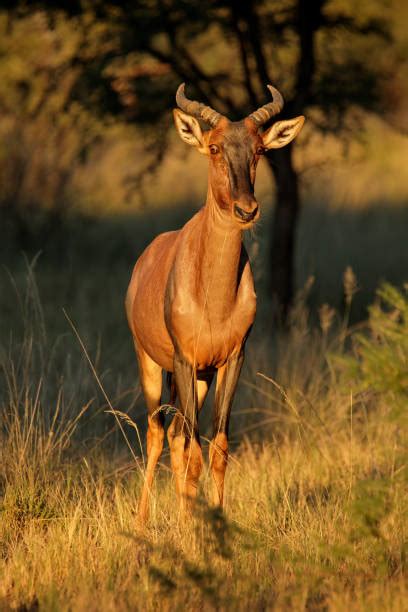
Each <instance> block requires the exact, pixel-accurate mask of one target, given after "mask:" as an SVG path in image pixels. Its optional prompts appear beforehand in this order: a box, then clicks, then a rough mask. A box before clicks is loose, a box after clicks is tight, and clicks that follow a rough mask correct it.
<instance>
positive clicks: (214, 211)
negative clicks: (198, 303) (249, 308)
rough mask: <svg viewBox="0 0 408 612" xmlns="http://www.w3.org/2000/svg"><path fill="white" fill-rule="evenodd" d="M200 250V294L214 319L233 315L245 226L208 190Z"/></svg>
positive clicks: (201, 229) (198, 275) (198, 265)
mask: <svg viewBox="0 0 408 612" xmlns="http://www.w3.org/2000/svg"><path fill="white" fill-rule="evenodd" d="M202 215H203V216H202V223H201V228H200V237H199V245H198V250H197V255H198V257H197V281H198V283H197V284H198V286H197V289H198V295H200V296H201V300H202V303H203V305H204V304H205V307H206V309H207V311H208V313H209V316H210V318H211V319H213V320H214V321H216V320H218V321H222V320H224V319H226V318H228V317H230V316H231V309H232V308H233V306H234V303H235V300H236V295H237V289H238V270H239V262H240V256H241V248H242V230H240V229H239V227H237V226H236V224H235V223H234V221H233V220H232V219H229V218H226V217H225V214H223V213H222V212H220V211H219V209H218V206H217V204H216V202H215V201H214V199H213V198H212V196H211V193H210V192H209V195H208V197H207V202H206V205H205V207H204V209H203V211H202Z"/></svg>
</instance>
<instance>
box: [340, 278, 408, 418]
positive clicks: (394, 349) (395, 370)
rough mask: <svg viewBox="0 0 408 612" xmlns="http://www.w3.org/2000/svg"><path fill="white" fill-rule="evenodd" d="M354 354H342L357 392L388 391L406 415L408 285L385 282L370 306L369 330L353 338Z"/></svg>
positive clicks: (345, 367)
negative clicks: (398, 287) (398, 285)
mask: <svg viewBox="0 0 408 612" xmlns="http://www.w3.org/2000/svg"><path fill="white" fill-rule="evenodd" d="M352 345H353V353H354V355H346V356H342V357H341V358H340V359H338V360H337V361H338V362H339V363H340V364H341V367H342V369H343V372H344V375H345V377H346V380H347V379H349V380H351V381H352V384H353V389H354V390H355V391H357V392H364V391H372V392H374V393H377V394H378V393H379V394H384V395H385V397H387V398H388V399H389V402H390V404H391V406H393V407H394V408H395V409H398V408H400V410H399V411H398V413H399V414H401V416H403V415H404V416H405V417H406V406H407V402H408V288H407V287H405V288H404V289H397V288H396V287H394V286H392V285H390V284H388V283H385V284H383V285H382V286H381V287H380V288H379V289H378V291H377V300H376V302H375V303H374V304H373V305H372V306H370V308H369V319H368V333H355V334H353V337H352Z"/></svg>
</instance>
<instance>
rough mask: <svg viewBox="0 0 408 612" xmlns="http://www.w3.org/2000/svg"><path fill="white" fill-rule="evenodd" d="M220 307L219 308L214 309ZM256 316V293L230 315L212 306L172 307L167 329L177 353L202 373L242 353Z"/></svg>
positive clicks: (193, 304)
mask: <svg viewBox="0 0 408 612" xmlns="http://www.w3.org/2000/svg"><path fill="white" fill-rule="evenodd" d="M214 306H216V305H214ZM255 312H256V296H255V293H253V295H252V296H251V297H250V298H249V299H246V300H245V301H243V300H241V299H238V300H237V301H236V303H235V304H234V305H233V307H232V308H231V310H230V312H229V313H227V315H225V314H224V315H222V314H220V313H219V312H217V309H216V308H211V306H210V305H209V304H204V305H203V304H198V303H196V302H194V300H190V301H189V303H188V304H186V303H183V305H181V304H180V303H177V301H175V302H174V303H173V304H172V307H171V312H170V313H169V314H170V316H169V317H167V326H168V330H169V333H170V336H171V338H172V341H173V344H174V347H175V350H179V351H180V352H181V354H182V355H183V356H184V357H185V358H186V359H187V360H188V361H189V363H191V364H192V365H193V366H194V367H195V368H197V369H198V370H205V369H207V368H220V367H221V366H223V365H224V364H225V363H226V362H227V361H228V359H229V358H230V357H231V356H232V355H234V354H236V353H238V352H240V350H241V348H242V345H243V343H244V341H245V339H246V337H247V335H248V333H249V331H250V329H251V326H252V324H253V321H254V318H255Z"/></svg>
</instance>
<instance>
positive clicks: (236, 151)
mask: <svg viewBox="0 0 408 612" xmlns="http://www.w3.org/2000/svg"><path fill="white" fill-rule="evenodd" d="M268 88H269V90H270V92H271V94H272V102H270V103H268V104H265V105H264V106H262V107H261V108H259V109H258V110H257V111H255V112H253V113H251V114H250V115H249V116H248V117H246V118H245V119H243V120H242V121H238V122H231V121H229V120H228V119H227V118H226V117H224V116H223V115H221V114H219V113H217V112H216V111H215V110H213V109H212V108H210V107H209V106H205V105H204V104H201V103H199V102H195V101H191V100H188V99H187V98H186V96H185V94H184V84H182V85H180V87H179V88H178V91H177V94H176V101H177V105H178V106H179V108H178V109H175V110H174V111H173V114H174V121H175V124H176V128H177V130H178V133H179V135H180V137H181V139H182V140H183V141H184V142H186V143H187V144H189V145H192V146H194V147H196V148H197V149H198V151H200V153H203V154H204V155H206V156H207V157H208V160H209V174H208V192H207V200H206V203H205V205H204V207H203V208H201V210H200V211H199V212H198V213H197V214H195V215H194V216H193V217H192V219H190V221H188V222H187V223H186V224H185V225H184V227H182V228H181V229H180V230H179V231H173V232H166V233H164V234H160V235H159V236H158V237H157V238H155V240H153V242H152V243H151V244H150V245H149V246H148V247H147V249H146V250H145V251H144V252H143V254H142V255H141V256H140V258H139V259H138V261H137V262H136V265H135V267H134V270H133V274H132V278H131V281H130V284H129V288H128V292H127V296H126V312H127V318H128V322H129V326H130V329H131V332H132V335H133V339H134V344H135V348H136V354H137V359H138V363H139V371H140V380H141V384H142V389H143V393H144V396H145V400H146V404H147V410H148V431H147V458H148V459H147V466H146V474H145V481H144V486H143V491H142V495H141V499H140V505H139V512H138V516H139V520H140V521H141V522H144V521H145V520H146V518H147V516H148V510H149V496H150V491H151V487H152V483H153V476H154V470H155V467H156V464H157V461H158V460H159V457H160V455H161V452H162V449H163V440H164V415H163V412H162V411H161V410H160V404H161V392H162V370H166V371H167V372H168V373H169V376H170V377H171V381H172V387H173V389H174V391H175V394H176V395H177V397H178V409H177V412H176V414H175V416H174V417H173V420H172V422H171V424H170V426H169V429H168V433H167V437H168V441H169V446H170V456H171V467H172V471H173V473H174V477H175V482H176V490H177V494H178V498H179V504H180V510H181V511H182V512H183V511H185V510H186V509H187V508H188V507H189V506H190V505H191V503H192V501H193V499H194V497H195V495H196V491H197V485H198V479H199V477H200V473H201V470H202V464H203V458H202V451H201V445H200V437H199V431H198V415H199V412H200V409H201V407H202V405H203V402H204V400H205V397H206V395H207V392H208V389H209V387H210V385H211V382H212V379H213V377H214V375H215V374H217V382H216V393H215V408H214V417H213V437H212V440H211V444H210V452H209V455H210V457H209V459H210V469H211V473H212V477H213V484H214V502H215V503H216V504H219V505H221V506H222V504H223V493H224V477H225V470H226V467H227V459H228V425H229V419H230V412H231V404H232V400H233V396H234V392H235V388H236V385H237V381H238V377H239V374H240V370H241V367H242V363H243V359H244V346H245V341H246V339H247V337H248V334H249V331H250V329H251V326H252V324H253V322H254V318H255V311H256V294H255V291H254V284H253V278H252V273H251V267H250V263H249V260H248V255H247V252H246V250H245V247H244V245H243V244H242V232H243V230H246V229H248V228H250V227H251V226H252V225H253V224H254V223H255V221H256V220H257V219H258V217H259V206H258V202H257V201H256V199H255V195H254V183H255V173H256V167H257V163H258V160H259V157H260V156H261V155H262V154H263V153H264V152H265V151H266V150H268V149H273V148H280V147H283V146H284V145H286V144H288V143H289V142H290V141H291V140H293V138H295V136H296V135H297V134H298V133H299V131H300V130H301V128H302V126H303V123H304V117H303V116H300V117H296V118H295V119H290V120H286V121H278V122H276V123H274V124H273V125H272V127H270V128H269V129H267V130H266V131H265V132H263V133H259V128H260V127H261V126H262V125H263V124H264V123H266V122H267V121H269V120H270V119H271V117H273V116H274V115H276V114H277V113H279V112H280V111H281V110H282V107H283V98H282V96H281V94H280V93H279V92H278V91H277V90H276V89H275V88H274V87H272V86H271V85H268ZM179 109H181V110H179ZM197 119H201V120H203V121H204V122H205V123H207V124H208V125H209V126H210V128H211V129H210V130H208V131H204V132H203V131H202V130H201V127H200V124H199V122H198V120H197ZM173 399H174V400H175V398H173Z"/></svg>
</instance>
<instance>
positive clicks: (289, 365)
mask: <svg viewBox="0 0 408 612" xmlns="http://www.w3.org/2000/svg"><path fill="white" fill-rule="evenodd" d="M349 276H350V274H349ZM349 280H350V279H349ZM35 287H36V284H35V279H34V276H33V274H32V271H31V269H30V270H29V274H28V289H27V299H25V298H24V297H23V298H22V299H21V301H22V304H23V305H24V304H25V307H24V308H23V312H24V313H25V318H24V323H23V325H22V330H21V333H20V335H18V334H17V337H16V338H14V339H12V340H11V341H10V343H9V346H8V347H7V348H6V347H4V350H3V352H2V360H1V363H2V383H1V384H2V399H1V409H2V422H1V440H0V464H1V481H0V482H1V514H0V517H1V518H0V542H1V551H0V552H1V554H0V576H1V580H0V604H1V605H2V606H3V607H14V608H18V607H19V606H23V605H24V606H26V608H25V609H30V607H31V609H35V608H36V606H39V608H40V609H44V610H49V609H62V610H64V609H66V610H68V609H77V610H82V609H84V610H85V609H86V610H101V609H103V610H134V609H143V610H156V609H158V608H160V609H194V610H195V609H202V608H203V609H231V610H236V609H239V610H240V609H247V608H250V609H258V608H261V609H277V610H286V609H291V610H292V609H296V610H297V609H299V610H302V609H312V610H323V609H328V610H344V609H350V610H365V609H370V610H403V609H404V607H405V604H406V600H407V597H408V592H407V586H406V584H407V583H406V554H407V550H406V544H404V543H405V542H406V537H407V532H406V531H407V524H406V518H407V510H408V508H407V501H406V485H407V480H406V452H405V441H406V440H405V437H404V436H405V434H404V430H403V428H402V426H401V425H402V421H400V420H399V415H398V414H397V415H396V414H395V411H394V410H393V408H394V406H393V402H392V401H390V397H389V396H387V395H382V394H381V393H378V391H377V390H376V389H374V391H373V392H371V391H370V390H367V389H365V390H364V392H363V391H361V389H360V386H359V385H357V384H356V383H355V382H354V381H353V378H352V377H350V376H348V377H347V376H345V371H346V370H344V367H343V366H341V368H340V366H337V365H336V357H341V358H342V359H344V357H345V356H346V357H347V355H349V351H350V348H349V347H350V335H351V337H352V338H354V332H353V330H352V329H350V328H349V327H348V322H347V314H346V313H343V314H342V315H339V314H337V315H333V314H331V315H328V313H327V311H326V313H324V311H322V313H321V320H320V329H319V328H318V327H314V328H313V327H312V326H311V325H310V323H309V321H308V317H307V311H306V309H305V303H304V299H305V296H304V295H303V297H302V298H300V299H299V300H298V303H297V306H296V309H295V311H294V313H293V317H292V324H291V328H290V331H289V332H288V333H285V334H280V335H279V337H278V338H277V339H276V338H275V341H274V346H272V344H271V342H270V341H266V340H265V341H264V344H262V343H261V342H259V344H257V345H256V346H255V345H253V347H252V349H250V350H249V352H248V358H247V367H246V370H245V372H244V375H243V377H242V380H241V384H240V387H239V391H238V395H237V398H236V402H235V409H234V413H233V419H232V420H233V432H232V441H233V448H234V452H233V453H232V456H231V460H230V466H229V471H228V476H227V483H226V508H225V513H224V514H223V513H220V512H219V511H218V510H217V509H214V508H211V507H210V506H209V505H208V503H207V501H206V499H207V490H208V488H209V485H210V476H209V472H208V464H207V465H206V466H205V469H204V473H203V476H202V479H201V484H200V496H199V500H198V503H197V506H196V511H195V513H194V515H193V516H192V517H191V519H190V520H188V521H187V523H183V522H181V520H180V517H179V515H178V510H177V504H176V497H175V492H174V485H173V482H172V477H171V471H170V469H169V461H168V451H167V449H166V450H165V452H164V454H163V458H162V463H161V465H160V467H159V470H158V476H157V480H156V484H155V488H154V492H153V495H152V500H151V520H150V523H149V525H148V527H147V528H146V529H145V530H142V531H141V530H140V529H137V527H136V522H135V513H136V510H137V504H138V498H139V492H140V490H141V485H142V482H143V460H142V450H141V448H140V446H139V444H138V441H137V436H136V434H135V426H136V422H135V416H136V415H135V412H134V408H133V404H132V403H131V402H130V401H129V402H128V399H130V394H129V389H128V388H127V386H126V384H127V383H126V379H124V380H123V381H122V383H121V385H119V387H116V388H115V387H112V386H111V382H110V379H109V377H107V376H106V375H104V373H103V371H101V370H100V365H99V362H100V357H98V353H97V351H96V352H95V351H94V350H92V351H90V352H89V355H88V357H89V361H91V363H92V366H93V368H95V371H94V372H92V368H90V367H89V361H88V359H87V358H86V356H85V354H84V348H86V342H87V341H86V340H84V341H83V342H84V348H81V347H79V349H78V353H76V358H75V359H74V360H73V352H72V351H73V349H72V346H71V345H67V343H66V342H65V345H64V342H62V341H61V339H59V340H58V341H57V342H55V341H54V340H51V339H49V338H48V336H47V329H46V323H44V321H43V316H42V308H41V303H40V301H39V298H38V295H37V292H36V290H35ZM401 295H402V294H401ZM345 297H346V299H347V295H346V296H345ZM401 299H402V298H401ZM404 303H405V302H404ZM327 317H329V318H327ZM377 319H378V317H377ZM42 321H43V322H42ZM387 321H388V319H387V318H386V314H384V323H383V328H384V329H388V327H387ZM41 322H42V323H41ZM393 325H394V326H395V325H397V318H396V316H395V314H394V318H393ZM67 328H69V325H68V324H67ZM398 329H402V328H398ZM71 335H72V338H71V340H72V342H74V341H75V342H76V343H77V340H75V337H74V335H73V333H72V330H71ZM78 335H79V338H80V339H81V335H80V332H78ZM356 341H357V340H356ZM357 348H358V347H357ZM381 350H383V347H381ZM272 351H273V355H274V358H273V359H272V358H271V356H272ZM356 355H357V358H359V359H364V355H362V356H361V355H360V356H359V353H358V352H357V353H356ZM347 359H351V360H352V359H354V358H352V357H350V358H348V357H347ZM342 363H343V361H342ZM350 363H352V361H351V362H350ZM398 363H403V362H401V361H399V362H398ZM338 368H340V369H338ZM383 373H384V374H383ZM386 373H387V372H386V370H385V369H384V370H381V371H377V376H382V375H384V376H385V375H386ZM62 374H64V375H63V376H62ZM79 381H81V384H79ZM98 385H101V386H102V387H103V389H104V390H105V386H106V388H108V387H109V391H107V392H108V393H109V396H108V400H109V402H107V401H106V398H105V397H104V396H103V394H101V393H100V390H99V391H98ZM135 386H137V382H136V383H135ZM112 388H113V389H114V390H115V391H116V394H114V393H112V395H111V392H110V391H111V389H112ZM393 391H395V390H393ZM395 392H397V393H399V392H400V391H399V390H398V389H397V390H396V391H395ZM402 392H404V391H402ZM109 404H110V405H109ZM141 406H142V405H141V403H140V402H139V404H138V407H139V410H141ZM112 408H113V409H114V410H120V411H122V412H124V413H125V414H127V415H128V422H127V421H126V419H121V425H122V427H123V428H124V431H125V433H126V435H127V436H128V438H129V440H130V441H131V443H132V448H133V452H134V454H135V455H136V460H135V459H134V458H133V457H132V454H131V453H130V452H129V449H128V448H127V447H126V444H125V443H124V441H123V436H122V434H121V432H120V430H119V428H118V426H117V424H116V425H115V419H114V416H113V415H112V414H111V413H106V411H110V410H112ZM204 410H206V411H207V412H208V411H209V407H207V408H205V409H204ZM136 421H138V422H139V419H136ZM203 431H205V430H203ZM202 444H203V449H204V451H205V454H207V450H208V441H207V436H206V435H205V433H204V434H203V438H202ZM20 609H21V608H20Z"/></svg>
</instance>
